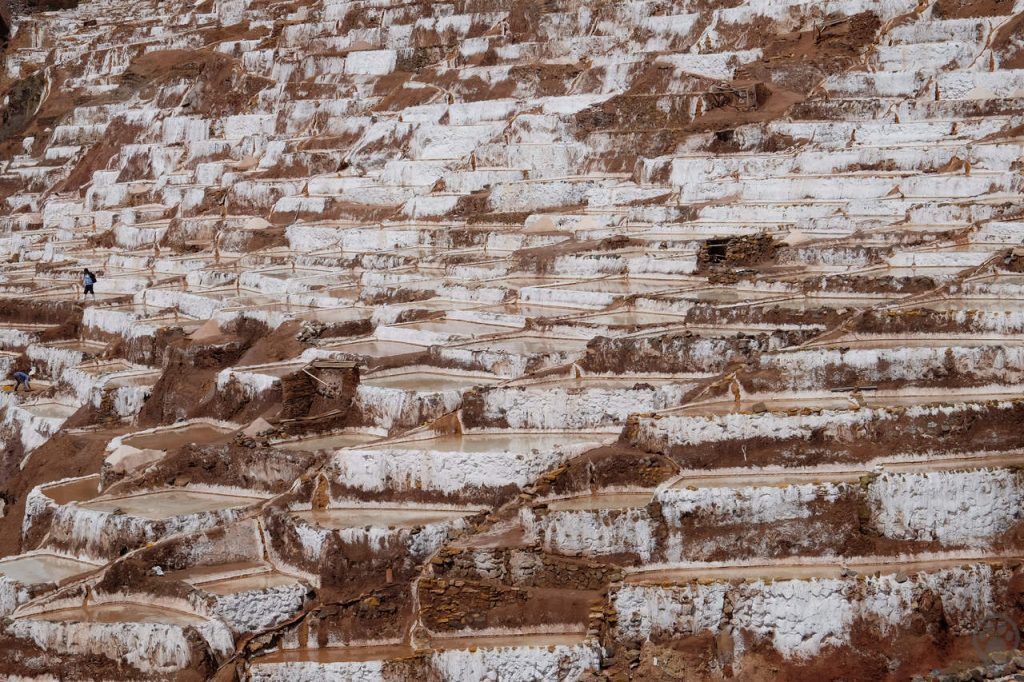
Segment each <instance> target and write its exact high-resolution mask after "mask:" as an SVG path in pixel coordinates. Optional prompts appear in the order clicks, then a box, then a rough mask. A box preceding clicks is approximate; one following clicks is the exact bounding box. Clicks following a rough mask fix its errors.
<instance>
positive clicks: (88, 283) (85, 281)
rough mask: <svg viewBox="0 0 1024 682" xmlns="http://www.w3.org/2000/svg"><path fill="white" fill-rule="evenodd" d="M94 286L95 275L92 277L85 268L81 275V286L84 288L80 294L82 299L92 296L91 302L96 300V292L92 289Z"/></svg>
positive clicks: (89, 271)
mask: <svg viewBox="0 0 1024 682" xmlns="http://www.w3.org/2000/svg"><path fill="white" fill-rule="evenodd" d="M94 284H96V275H94V274H93V273H92V271H91V270H89V268H86V269H85V271H84V272H83V273H82V286H84V287H85V291H84V292H83V293H82V298H85V297H86V296H88V295H89V294H92V300H94V301H95V300H96V292H95V291H93V289H92V287H93V285H94Z"/></svg>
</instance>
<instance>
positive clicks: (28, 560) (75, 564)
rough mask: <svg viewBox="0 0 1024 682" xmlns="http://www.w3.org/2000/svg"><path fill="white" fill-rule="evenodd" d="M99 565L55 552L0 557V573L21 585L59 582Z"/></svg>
mask: <svg viewBox="0 0 1024 682" xmlns="http://www.w3.org/2000/svg"><path fill="white" fill-rule="evenodd" d="M99 567H100V564H91V563H87V562H85V561H78V560H76V559H69V558H67V557H62V556H58V555H56V554H27V555H23V556H15V557H8V558H6V559H0V575H2V576H6V577H7V578H10V579H11V580H14V581H17V582H19V583H22V584H23V585H38V584H40V583H59V582H60V581H62V580H66V579H68V578H71V577H73V576H76V575H81V574H82V573H87V572H89V571H92V570H95V569H97V568H99Z"/></svg>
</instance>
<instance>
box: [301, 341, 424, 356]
mask: <svg viewBox="0 0 1024 682" xmlns="http://www.w3.org/2000/svg"><path fill="white" fill-rule="evenodd" d="M321 348H323V349H324V350H333V351H338V352H341V353H351V354H352V355H362V356H365V357H371V358H390V357H394V356H396V355H406V354H408V353H422V352H423V351H424V350H426V349H425V348H424V347H423V346H417V345H416V344H414V343H402V342H401V341H382V340H380V339H363V340H360V341H346V342H343V343H331V344H326V345H324V346H321Z"/></svg>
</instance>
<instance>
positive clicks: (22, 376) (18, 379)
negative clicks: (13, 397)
mask: <svg viewBox="0 0 1024 682" xmlns="http://www.w3.org/2000/svg"><path fill="white" fill-rule="evenodd" d="M31 378H32V377H31V376H29V374H28V373H26V372H22V371H20V370H19V371H17V372H15V373H14V392H15V393H17V392H18V388H19V387H20V386H21V385H22V384H25V390H26V391H31V390H32V386H31V385H30V384H29V383H28V382H29V379H31Z"/></svg>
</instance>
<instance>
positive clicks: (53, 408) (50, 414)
mask: <svg viewBox="0 0 1024 682" xmlns="http://www.w3.org/2000/svg"><path fill="white" fill-rule="evenodd" d="M21 409H23V410H25V411H26V412H31V413H32V414H34V415H36V416H37V417H45V418H46V419H67V418H68V417H70V416H71V415H73V414H74V413H75V412H77V411H78V408H77V407H75V406H74V405H65V404H64V403H58V402H55V401H52V400H46V401H43V402H38V403H26V404H22V405H21Z"/></svg>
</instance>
